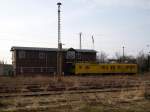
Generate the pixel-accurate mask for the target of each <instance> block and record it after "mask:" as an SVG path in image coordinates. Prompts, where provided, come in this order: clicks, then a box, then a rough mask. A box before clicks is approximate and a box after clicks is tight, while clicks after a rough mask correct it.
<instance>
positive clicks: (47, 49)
mask: <svg viewBox="0 0 150 112" xmlns="http://www.w3.org/2000/svg"><path fill="white" fill-rule="evenodd" d="M14 50H30V51H33V50H34V51H58V48H41V47H19V46H12V47H11V51H14ZM62 50H63V51H67V50H68V49H67V48H64V49H62ZM75 50H76V51H77V52H93V53H96V50H93V49H75Z"/></svg>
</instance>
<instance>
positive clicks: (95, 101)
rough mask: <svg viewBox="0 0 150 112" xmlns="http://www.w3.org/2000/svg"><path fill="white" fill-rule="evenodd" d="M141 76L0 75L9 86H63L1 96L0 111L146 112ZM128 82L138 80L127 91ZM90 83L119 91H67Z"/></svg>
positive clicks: (148, 104)
mask: <svg viewBox="0 0 150 112" xmlns="http://www.w3.org/2000/svg"><path fill="white" fill-rule="evenodd" d="M148 78H149V79H150V77H149V76H148V75H146V76H145V77H144V76H105V77H103V76H93V77H92V76H87V77H76V76H70V77H63V78H62V80H61V81H60V82H58V81H57V80H56V77H41V76H38V77H12V78H10V77H0V85H3V84H6V85H10V86H12V87H16V86H24V85H30V84H40V85H42V86H43V87H45V88H46V86H48V85H55V86H64V87H65V90H64V93H63V94H61V95H52V96H46V97H45V96H38V97H22V96H17V97H15V98H7V99H6V98H2V99H0V112H4V111H5V112H6V111H7V112H110V111H111V112H149V111H150V109H149V106H150V101H149V100H147V99H145V97H144V96H145V92H146V90H147V87H146V85H145V80H146V81H148V80H149V79H148ZM131 83H140V85H139V86H137V87H136V89H135V90H133V91H131V90H129V91H126V90H124V87H126V86H127V85H130V84H131ZM82 86H84V87H90V86H95V87H96V86H101V87H108V86H110V88H111V87H113V86H115V87H117V86H119V87H121V88H122V90H121V91H120V92H104V93H84V94H68V91H69V89H70V88H80V87H82Z"/></svg>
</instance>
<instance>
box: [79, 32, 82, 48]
mask: <svg viewBox="0 0 150 112" xmlns="http://www.w3.org/2000/svg"><path fill="white" fill-rule="evenodd" d="M79 41H80V46H79V48H80V49H82V32H80V33H79Z"/></svg>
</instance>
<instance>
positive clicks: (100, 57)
mask: <svg viewBox="0 0 150 112" xmlns="http://www.w3.org/2000/svg"><path fill="white" fill-rule="evenodd" d="M107 57H108V55H107V54H106V53H105V52H103V51H101V52H99V53H98V56H97V61H98V62H99V63H105V62H106V61H107Z"/></svg>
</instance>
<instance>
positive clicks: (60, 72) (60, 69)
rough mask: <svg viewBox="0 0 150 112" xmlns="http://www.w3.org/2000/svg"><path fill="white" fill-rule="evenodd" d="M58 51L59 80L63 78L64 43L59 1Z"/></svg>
mask: <svg viewBox="0 0 150 112" xmlns="http://www.w3.org/2000/svg"><path fill="white" fill-rule="evenodd" d="M57 5H58V52H57V75H58V81H60V80H61V75H62V43H61V33H60V32H61V31H60V28H61V24H60V6H61V3H60V2H58V3H57Z"/></svg>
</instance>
